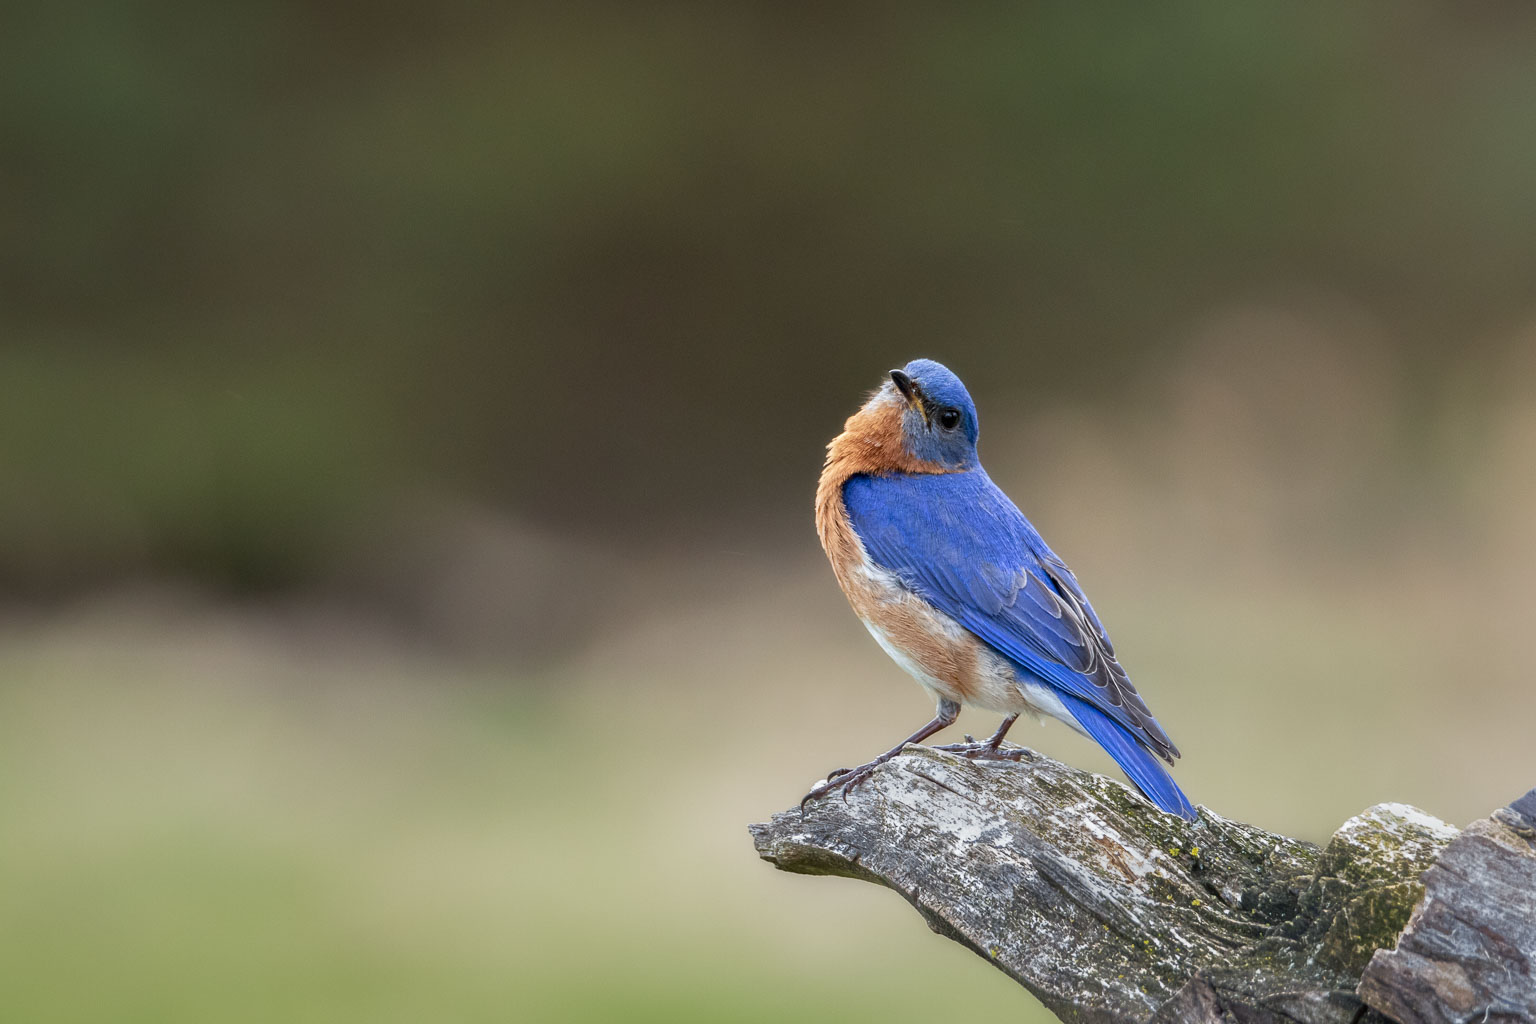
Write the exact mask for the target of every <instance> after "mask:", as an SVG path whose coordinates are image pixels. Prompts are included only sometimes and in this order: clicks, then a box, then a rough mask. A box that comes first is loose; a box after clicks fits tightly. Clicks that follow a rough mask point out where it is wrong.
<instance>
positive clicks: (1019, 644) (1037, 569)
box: [843, 469, 1179, 763]
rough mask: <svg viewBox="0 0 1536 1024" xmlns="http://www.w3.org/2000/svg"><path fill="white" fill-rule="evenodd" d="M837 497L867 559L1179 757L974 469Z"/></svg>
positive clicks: (1067, 591)
mask: <svg viewBox="0 0 1536 1024" xmlns="http://www.w3.org/2000/svg"><path fill="white" fill-rule="evenodd" d="M843 500H844V502H845V504H846V506H847V508H848V515H849V518H850V520H851V522H852V524H853V528H854V530H855V532H857V533H858V535H859V538H860V540H862V541H863V543H864V547H865V550H866V551H867V552H868V553H869V556H870V557H871V558H872V559H874V560H875V562H876V563H878V564H879V565H881V566H882V567H884V568H886V569H888V570H890V571H891V572H894V573H896V574H897V575H898V576H899V577H900V578H901V579H902V581H903V582H904V583H906V585H907V586H908V587H910V588H911V589H912V590H913V591H914V592H916V593H917V594H919V595H921V596H922V597H923V598H924V599H926V600H927V601H929V602H930V603H932V604H933V605H934V606H935V607H937V608H939V609H940V610H941V611H943V612H945V613H947V614H948V615H950V616H951V617H952V618H954V619H955V620H956V621H958V622H959V623H960V624H961V625H963V626H964V627H965V628H966V629H968V630H970V631H971V632H972V633H975V634H976V635H977V636H978V637H980V638H981V639H982V640H983V641H984V642H985V643H987V644H988V645H989V646H990V647H992V648H993V649H994V650H996V651H997V652H999V653H1000V654H1002V655H1003V656H1005V657H1006V658H1008V659H1009V660H1010V661H1012V662H1014V663H1015V665H1017V666H1018V667H1020V668H1023V669H1024V670H1026V671H1028V672H1029V673H1031V674H1032V675H1034V676H1036V677H1038V678H1040V679H1043V680H1044V681H1046V682H1047V683H1050V684H1051V685H1052V686H1055V687H1057V688H1059V689H1061V690H1063V691H1065V692H1066V693H1068V694H1070V695H1071V696H1073V697H1075V698H1077V699H1079V700H1082V701H1085V702H1086V703H1088V704H1090V705H1092V706H1093V707H1095V708H1097V709H1099V710H1100V711H1101V712H1103V713H1104V714H1105V715H1106V716H1108V717H1109V718H1110V719H1112V720H1113V721H1115V722H1117V723H1119V724H1120V725H1122V726H1124V727H1125V728H1126V729H1128V730H1130V732H1131V734H1132V735H1133V736H1135V737H1136V739H1137V740H1138V741H1139V742H1141V743H1143V744H1145V745H1146V747H1147V748H1148V749H1149V750H1151V751H1152V752H1153V753H1156V754H1157V755H1158V756H1160V757H1162V758H1164V759H1165V760H1168V761H1169V762H1170V763H1171V762H1172V760H1173V758H1175V757H1177V756H1178V755H1179V752H1178V749H1177V748H1176V747H1174V745H1173V744H1172V742H1170V741H1169V739H1168V734H1167V733H1165V732H1164V731H1163V728H1162V726H1160V725H1158V724H1157V720H1156V719H1155V718H1153V717H1152V713H1151V712H1150V711H1149V710H1148V709H1147V705H1146V702H1145V701H1143V700H1142V698H1141V695H1140V694H1138V693H1137V692H1136V687H1135V685H1134V684H1132V683H1131V680H1130V677H1129V676H1128V675H1126V672H1125V669H1124V668H1122V667H1121V665H1120V662H1119V660H1118V659H1117V658H1116V657H1115V649H1114V645H1113V644H1111V643H1110V641H1109V636H1108V634H1106V633H1105V631H1104V626H1103V624H1102V623H1101V622H1100V621H1099V617H1098V615H1097V614H1095V612H1094V610H1093V606H1092V605H1090V604H1089V603H1088V598H1087V596H1086V595H1085V594H1084V593H1083V590H1082V587H1081V586H1080V585H1079V584H1078V582H1077V578H1076V577H1075V576H1073V575H1072V571H1071V570H1070V569H1068V568H1067V566H1066V563H1065V562H1063V561H1062V560H1061V559H1060V558H1059V557H1058V556H1057V555H1056V553H1055V552H1054V551H1052V550H1051V549H1050V548H1049V547H1047V546H1046V544H1045V541H1044V540H1042V539H1041V537H1040V534H1039V533H1038V532H1036V530H1035V528H1034V527H1033V526H1031V525H1030V523H1029V521H1028V520H1027V519H1025V518H1024V514H1023V513H1022V512H1020V511H1019V510H1018V508H1017V507H1016V506H1015V505H1014V504H1013V502H1012V501H1010V500H1008V496H1007V495H1005V494H1003V492H1002V491H1001V490H999V489H998V487H997V485H996V484H994V483H992V481H991V479H990V478H988V476H987V475H986V473H985V472H984V471H982V470H980V469H976V470H971V471H969V472H965V473H946V474H894V475H888V476H855V477H852V478H850V479H849V480H848V482H847V483H846V484H845V485H844V487H843Z"/></svg>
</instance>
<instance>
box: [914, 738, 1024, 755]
mask: <svg viewBox="0 0 1536 1024" xmlns="http://www.w3.org/2000/svg"><path fill="white" fill-rule="evenodd" d="M933 749H934V750H942V751H944V752H945V753H949V754H958V755H959V756H960V757H968V758H970V759H971V760H973V761H1023V760H1024V759H1025V758H1029V759H1033V758H1034V756H1035V752H1034V751H1033V750H1030V749H1029V748H1028V747H1015V746H1003V745H1001V744H999V745H997V746H994V745H993V744H991V743H978V742H976V741H975V740H973V739H972V738H971V737H969V736H967V737H966V738H965V742H964V743H946V744H945V745H944V746H941V747H934V748H933Z"/></svg>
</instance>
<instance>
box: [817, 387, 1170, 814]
mask: <svg viewBox="0 0 1536 1024" xmlns="http://www.w3.org/2000/svg"><path fill="white" fill-rule="evenodd" d="M977 432H978V428H977V421H976V406H975V404H974V403H973V402H972V401H971V396H970V394H969V393H968V392H967V391H966V390H965V385H963V384H961V383H960V379H959V378H958V377H956V376H955V375H954V374H953V373H951V372H950V371H949V370H948V369H946V368H945V367H944V366H942V365H940V364H939V363H936V362H934V361H933V360H931V359H917V360H914V361H913V362H910V363H908V364H907V365H906V366H905V367H904V368H902V369H900V370H892V371H891V372H890V380H889V381H888V382H886V383H885V384H884V385H883V386H882V387H881V388H880V390H879V391H877V392H876V393H875V394H874V396H873V397H871V398H870V399H869V401H868V402H866V403H864V407H863V408H862V409H860V410H859V411H858V412H856V413H855V414H854V415H853V416H851V417H850V418H849V419H848V422H847V423H846V424H845V425H844V427H843V432H842V433H841V434H839V435H838V436H837V437H836V438H834V439H833V440H832V443H831V444H829V445H828V446H827V461H826V466H825V468H823V470H822V473H821V482H820V485H819V486H818V487H817V489H816V530H817V532H818V533H819V534H820V535H821V545H822V547H823V548H824V549H825V550H826V552H827V558H828V559H829V560H830V561H831V563H832V571H833V572H834V573H836V575H837V582H838V584H839V585H841V586H842V588H843V593H844V594H846V595H847V596H848V601H849V603H850V604H851V605H853V610H854V612H855V613H856V614H857V615H858V616H859V618H860V619H861V620H863V622H864V625H865V626H866V627H867V628H868V629H869V631H870V633H871V634H873V636H874V638H875V640H876V641H877V642H878V643H879V644H880V646H881V647H882V648H884V649H885V652H886V653H887V654H889V655H890V656H891V658H892V659H893V660H894V661H895V662H896V663H897V664H898V665H900V666H901V667H902V668H904V669H906V670H907V671H908V672H909V673H911V674H912V676H913V677H914V678H916V679H917V681H918V683H919V684H920V685H921V686H922V687H923V689H925V690H927V691H928V693H929V695H930V696H932V697H933V698H934V700H936V701H937V702H938V710H937V712H936V713H935V715H934V718H933V721H931V722H929V723H928V724H927V725H925V726H923V727H922V728H921V729H919V730H917V732H915V733H913V734H912V735H911V736H909V737H907V738H906V739H905V740H903V741H902V742H901V743H899V744H897V745H896V746H895V747H893V748H892V749H891V750H888V751H886V752H885V753H884V754H881V755H880V756H879V757H877V758H875V759H874V760H873V761H871V762H869V763H868V764H864V765H860V766H859V767H857V768H854V769H851V770H849V769H842V770H839V771H837V772H834V773H833V774H832V775H831V776H829V777H828V778H827V780H826V781H825V782H823V783H821V784H820V785H818V786H817V787H816V788H815V789H813V790H811V791H810V792H809V793H807V794H806V796H805V800H804V801H802V802H801V806H802V807H803V806H804V804H805V802H806V801H810V800H814V799H817V798H819V797H822V796H825V795H826V794H828V793H830V792H833V791H834V790H839V789H840V790H842V792H843V795H844V798H845V799H846V797H847V794H848V793H849V792H850V791H852V789H853V788H854V787H855V786H857V785H859V783H861V782H863V781H864V780H865V779H866V778H868V776H869V774H870V773H871V772H872V771H873V770H874V769H875V768H876V767H877V766H878V765H881V764H883V763H885V762H886V761H888V760H890V759H891V758H893V757H895V756H896V755H897V754H898V753H900V752H901V748H902V746H904V745H905V744H907V743H919V742H921V741H922V740H924V739H927V738H928V737H929V736H932V735H933V734H934V733H936V732H938V731H939V730H940V729H943V728H945V727H946V726H948V725H951V724H952V723H953V722H954V721H955V719H956V718H957V717H958V716H959V714H960V705H962V704H966V705H969V706H971V707H977V708H984V709H986V710H988V711H996V712H1000V713H1002V714H1003V715H1006V716H1007V717H1005V718H1004V719H1003V722H1002V725H1000V726H999V727H998V730H997V732H996V733H994V734H993V736H992V737H991V739H988V740H986V741H985V742H980V743H978V742H974V741H972V742H968V743H961V744H953V745H950V746H947V747H943V748H941V749H944V750H951V751H954V752H955V753H959V754H962V755H964V756H967V757H972V758H978V759H997V760H1017V759H1018V756H1019V754H1020V753H1021V752H1022V751H1021V750H1020V749H1019V748H1008V747H1003V746H1002V742H1003V737H1004V736H1005V735H1007V733H1008V729H1009V727H1010V726H1012V725H1013V723H1014V720H1015V719H1017V718H1018V717H1019V715H1020V714H1022V713H1024V712H1029V713H1030V714H1032V715H1034V716H1036V717H1039V716H1040V715H1042V714H1044V715H1050V716H1051V717H1052V718H1056V719H1059V720H1061V721H1062V722H1065V723H1066V724H1067V725H1068V726H1070V727H1071V728H1073V729H1075V730H1077V731H1078V732H1080V733H1082V734H1083V735H1085V736H1088V737H1089V738H1091V739H1093V740H1095V741H1096V742H1097V743H1098V744H1099V745H1100V746H1101V747H1103V748H1104V749H1105V750H1106V751H1107V752H1108V753H1109V755H1110V756H1111V757H1113V758H1114V759H1115V762H1116V763H1117V764H1119V765H1120V767H1121V768H1122V769H1123V770H1124V771H1125V774H1126V775H1128V776H1130V778H1131V781H1132V782H1134V783H1135V784H1136V786H1137V787H1138V788H1139V789H1140V790H1141V791H1142V793H1144V794H1146V796H1147V797H1148V798H1149V799H1150V800H1151V801H1152V802H1153V803H1155V804H1156V805H1157V806H1158V807H1160V808H1162V809H1163V810H1164V811H1167V812H1169V813H1170V814H1177V815H1179V816H1181V817H1184V818H1188V819H1191V820H1192V819H1194V817H1195V810H1194V808H1193V807H1192V806H1191V805H1190V802H1189V800H1188V798H1186V797H1185V796H1184V793H1183V792H1182V791H1181V790H1180V789H1179V787H1178V786H1177V785H1176V784H1175V783H1174V781H1173V779H1172V778H1171V777H1170V776H1169V775H1168V772H1167V771H1166V770H1164V768H1163V766H1162V764H1160V763H1159V759H1162V760H1163V761H1166V762H1168V764H1170V765H1171V764H1172V763H1173V759H1174V758H1176V757H1178V756H1179V751H1178V749H1177V748H1176V747H1175V746H1174V745H1173V743H1172V742H1171V741H1170V740H1169V739H1168V734H1167V733H1165V732H1164V731H1163V728H1162V726H1160V725H1158V724H1157V720H1156V719H1154V718H1153V717H1152V713H1151V712H1150V711H1148V710H1147V705H1146V703H1145V702H1144V701H1143V700H1142V699H1141V696H1140V695H1139V694H1138V693H1137V692H1136V687H1135V686H1133V685H1131V680H1130V678H1129V677H1128V676H1127V675H1126V674H1125V669H1123V668H1121V667H1120V662H1119V661H1118V660H1117V659H1116V658H1115V649H1114V647H1113V646H1112V645H1111V644H1110V642H1109V636H1108V635H1107V634H1106V633H1105V632H1104V627H1103V625H1101V624H1100V622H1099V617H1098V616H1097V615H1096V614H1094V611H1093V606H1092V605H1090V604H1089V603H1088V598H1087V597H1085V596H1084V595H1083V590H1082V587H1080V586H1078V582H1077V577H1075V576H1073V575H1072V570H1070V569H1068V568H1067V566H1066V563H1065V562H1063V561H1062V560H1061V559H1060V558H1059V557H1057V555H1056V553H1055V552H1054V551H1052V550H1051V549H1050V548H1049V547H1047V546H1046V543H1045V541H1044V540H1042V539H1041V538H1040V534H1039V533H1038V532H1036V530H1035V528H1034V527H1033V526H1032V525H1030V522H1029V520H1027V519H1025V518H1024V514H1023V513H1022V512H1020V511H1019V510H1018V507H1017V506H1015V505H1014V503H1013V502H1012V501H1009V500H1008V496H1007V495H1006V494H1004V493H1003V492H1002V491H1001V490H999V489H998V487H997V485H996V484H994V483H993V482H992V480H991V478H989V477H988V476H987V473H986V470H984V469H982V468H981V462H980V461H979V460H978V459H977V456H976V437H977ZM966 738H967V740H969V739H970V737H966Z"/></svg>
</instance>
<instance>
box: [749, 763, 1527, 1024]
mask: <svg viewBox="0 0 1536 1024" xmlns="http://www.w3.org/2000/svg"><path fill="white" fill-rule="evenodd" d="M751 831H752V835H753V838H754V840H755V842H756V845H757V850H758V853H759V854H760V855H761V856H762V857H763V858H764V859H765V860H768V861H770V862H772V863H773V864H774V865H776V866H777V867H779V868H781V869H782V870H785V871H792V872H798V873H802V874H823V875H846V876H848V877H850V878H862V879H864V880H866V881H871V882H878V883H880V884H881V885H885V886H889V887H890V888H892V889H895V890H896V891H897V892H899V893H901V895H902V896H904V897H905V898H906V899H907V900H908V902H910V903H911V904H912V905H913V906H914V907H916V908H917V909H918V911H919V912H920V913H921V914H922V915H923V917H924V918H925V919H926V920H927V922H928V924H929V926H930V927H931V928H932V929H933V930H934V931H936V932H938V933H939V934H941V935H945V936H948V937H949V938H952V939H954V940H955V941H957V942H960V943H962V944H963V945H965V946H967V947H968V948H970V949H971V950H972V951H974V952H976V953H977V954H978V955H980V956H982V957H984V958H986V959H987V960H989V961H991V962H992V963H993V964H995V965H996V966H997V967H999V968H1000V969H1001V970H1003V971H1004V972H1006V973H1007V974H1008V975H1009V976H1010V977H1012V978H1013V979H1014V980H1016V981H1018V982H1019V983H1020V984H1021V985H1023V986H1024V987H1025V988H1027V989H1029V991H1030V992H1032V993H1034V994H1035V996H1036V997H1038V998H1039V999H1040V1001H1041V1002H1042V1003H1044V1004H1045V1005H1046V1006H1047V1007H1049V1008H1050V1009H1051V1010H1052V1011H1053V1012H1054V1013H1055V1014H1056V1015H1057V1016H1058V1017H1060V1018H1061V1019H1062V1020H1064V1021H1082V1022H1096V1024H1097V1022H1103V1024H1130V1022H1138V1024H1139V1022H1154V1024H1165V1022H1167V1024H1171V1022H1189V1024H1203V1022H1208V1021H1209V1022H1216V1021H1239V1022H1243V1024H1280V1022H1296V1024H1368V1022H1377V1024H1379V1022H1382V1021H1388V1020H1398V1021H1401V1022H1402V1024H1421V1022H1423V1024H1430V1022H1435V1024H1440V1022H1451V1021H1456V1022H1458V1024H1471V1022H1487V1024H1495V1022H1498V1024H1511V1022H1517V1021H1518V1022H1527V1024H1536V973H1533V972H1536V791H1533V792H1532V793H1531V794H1528V795H1527V796H1526V797H1525V798H1523V799H1522V800H1520V801H1517V802H1516V803H1515V804H1514V805H1512V806H1511V807H1510V808H1508V809H1505V810H1502V811H1499V812H1496V814H1495V815H1494V816H1493V817H1491V818H1489V819H1485V820H1483V821H1479V822H1476V823H1474V824H1473V825H1471V826H1469V827H1468V828H1467V830H1466V831H1465V832H1458V830H1457V829H1455V828H1453V827H1451V826H1450V825H1447V824H1445V823H1444V822H1442V821H1439V820H1438V819H1435V818H1433V817H1430V816H1429V815H1427V814H1425V813H1424V812H1422V811H1419V810H1416V809H1414V808H1412V807H1407V806H1404V805H1401V804H1382V805H1378V806H1376V807H1372V808H1370V809H1368V810H1366V811H1364V812H1362V813H1361V814H1358V815H1356V816H1355V817H1353V818H1351V819H1350V820H1349V821H1347V822H1345V823H1344V824H1343V826H1341V827H1340V828H1339V830H1338V832H1336V833H1335V834H1334V836H1333V838H1332V840H1330V841H1329V843H1328V845H1327V846H1326V847H1325V848H1323V849H1319V848H1318V847H1316V846H1314V845H1312V844H1310V843H1306V842H1302V841H1300V840H1297V839H1290V838H1287V837H1285V836H1279V835H1274V834H1271V833H1269V832H1265V831H1263V830H1262V829H1258V828H1255V827H1253V826H1251V825H1244V824H1242V823H1240V822H1235V821H1229V820H1227V819H1225V818H1222V817H1221V816H1220V815H1217V814H1214V813H1212V812H1211V811H1209V810H1205V809H1202V810H1201V812H1200V820H1199V821H1197V822H1185V821H1182V820H1180V819H1178V818H1176V817H1173V816H1172V815H1168V814H1164V813H1162V812H1161V811H1159V810H1157V809H1156V808H1154V807H1153V806H1152V805H1151V804H1149V803H1147V802H1146V801H1145V800H1143V799H1142V798H1141V797H1140V796H1139V795H1137V794H1133V793H1132V792H1131V791H1130V790H1129V789H1127V788H1126V787H1125V786H1123V785H1122V784H1120V783H1119V782H1117V781H1115V780H1113V779H1108V778H1105V777H1103V776H1099V775H1093V774H1091V773H1089V772H1084V771H1080V770H1078V769H1075V768H1071V767H1068V766H1067V765H1064V764H1061V763H1060V762H1058V761H1053V760H1051V759H1050V758H1048V757H1044V756H1042V755H1039V754H1036V753H1034V752H1032V751H1026V752H1025V754H1024V759H1023V760H1022V761H1021V762H1019V763H1017V764H1013V763H1006V762H985V763H980V764H978V763H976V762H973V761H969V760H966V759H965V758H962V757H958V756H955V755H952V754H946V753H944V752H942V751H937V750H933V749H931V748H928V747H920V746H909V747H908V748H907V749H906V751H904V752H903V754H902V756H900V757H897V758H895V759H893V760H892V761H890V762H889V763H887V764H885V765H883V766H882V767H881V768H880V769H878V770H877V771H876V772H875V774H874V775H873V776H872V777H871V778H870V779H869V780H868V781H867V782H865V783H864V784H863V785H862V786H861V787H859V788H858V789H857V790H855V791H854V793H853V795H852V796H851V797H849V799H848V800H847V801H844V800H842V799H841V798H839V797H836V796H834V797H829V798H827V799H824V800H821V801H818V802H816V803H813V804H810V805H809V806H807V808H806V810H805V813H804V814H803V815H802V814H801V812H800V810H799V809H798V808H796V809H793V810H790V811H786V812H784V813H782V814H776V815H774V816H773V819H772V820H771V821H769V822H767V823H766V824H759V825H753V826H751ZM1426 872H1427V874H1426ZM1426 886H1427V887H1428V898H1425V894H1426ZM1421 900H1422V903H1421ZM1416 907H1417V908H1418V909H1417V910H1415V908H1416ZM1410 918H1411V923H1410ZM1405 927H1406V929H1407V930H1406V932H1405ZM1400 936H1401V938H1400ZM1394 948H1395V950H1396V951H1395V952H1385V951H1390V950H1393V949H1394ZM1362 975H1363V976H1364V979H1365V980H1364V982H1363V983H1362Z"/></svg>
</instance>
